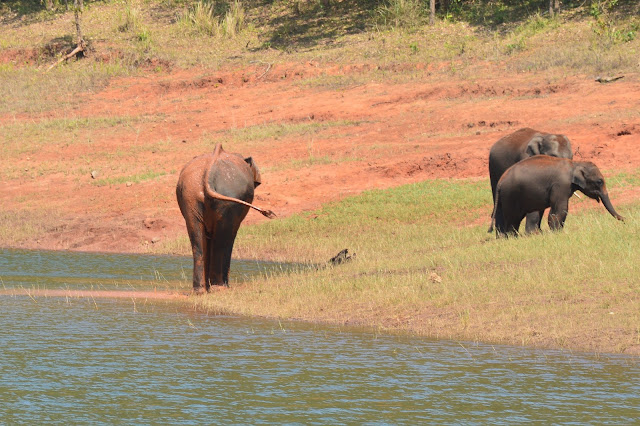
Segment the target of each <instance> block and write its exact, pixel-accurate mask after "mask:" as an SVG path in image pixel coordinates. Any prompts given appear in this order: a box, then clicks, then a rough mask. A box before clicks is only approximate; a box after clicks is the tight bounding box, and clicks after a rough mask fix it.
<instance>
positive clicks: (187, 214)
mask: <svg viewBox="0 0 640 426" xmlns="http://www.w3.org/2000/svg"><path fill="white" fill-rule="evenodd" d="M197 208H198V207H196V209H197ZM183 216H184V219H185V223H186V225H187V231H188V233H189V241H191V251H192V253H193V291H194V293H197V294H201V293H204V292H205V291H206V290H207V289H206V287H205V253H206V248H207V247H206V234H205V228H204V224H203V223H202V219H201V217H202V214H201V213H200V214H198V212H197V210H196V211H194V210H191V209H185V211H183Z"/></svg>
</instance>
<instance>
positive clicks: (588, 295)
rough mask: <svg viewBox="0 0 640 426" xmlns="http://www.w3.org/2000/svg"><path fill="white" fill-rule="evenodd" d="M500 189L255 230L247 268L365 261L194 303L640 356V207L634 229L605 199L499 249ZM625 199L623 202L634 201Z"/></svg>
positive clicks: (412, 193)
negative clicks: (490, 230)
mask: <svg viewBox="0 0 640 426" xmlns="http://www.w3.org/2000/svg"><path fill="white" fill-rule="evenodd" d="M612 180H614V179H612ZM621 185H625V183H624V182H621ZM486 187H488V183H487V182H484V181H482V182H470V181H433V182H424V183H420V184H415V185H408V186H403V187H399V188H395V189H391V190H384V191H378V190H377V191H370V192H367V193H364V194H362V195H361V196H357V197H353V198H349V199H346V200H344V201H342V202H339V203H335V204H332V205H328V206H326V207H325V208H323V209H321V210H319V211H316V212H312V213H307V214H302V215H296V216H293V217H290V218H287V219H283V220H276V221H271V222H268V223H265V224H262V225H258V226H250V227H244V228H242V229H241V235H240V236H239V239H238V252H239V254H240V257H243V256H244V257H257V258H261V257H262V258H264V257H265V256H266V257H270V258H276V259H277V258H280V259H281V260H294V259H295V260H298V261H304V260H310V259H328V258H329V257H331V255H333V254H335V253H336V252H337V251H339V250H341V249H343V248H349V249H350V251H352V252H356V253H357V257H356V260H354V261H352V262H350V263H346V264H343V265H340V266H336V267H324V265H320V267H319V268H318V269H316V268H311V269H309V270H302V271H298V272H293V273H285V274H282V275H274V276H270V277H265V278H264V279H260V280H256V281H253V282H249V283H245V284H236V285H234V286H232V288H231V289H229V290H223V291H217V292H215V293H214V294H211V295H209V296H206V297H203V298H197V299H194V301H193V303H194V304H195V305H196V306H197V307H198V308H200V309H204V310H207V311H209V312H213V313H233V314H242V315H259V316H266V317H273V318H282V319H301V320H308V321H320V322H331V323H340V324H358V325H365V326H369V327H373V328H377V329H380V330H385V331H390V330H393V331H403V332H409V333H415V334H418V335H426V336H431V337H438V338H450V339H463V340H480V341H488V342H505V343H512V344H523V345H535V346H552V347H567V348H576V349H582V350H588V351H596V352H599V351H612V352H624V351H625V350H629V349H633V347H634V346H635V347H636V348H637V345H640V299H638V294H640V282H639V280H638V279H637V276H638V274H639V273H640V270H639V268H638V264H637V253H638V252H639V250H640V241H639V240H638V238H637V237H636V236H637V234H638V231H639V229H638V222H637V219H638V216H639V214H640V203H631V204H626V205H621V206H620V207H619V210H620V211H621V212H622V213H621V214H623V215H625V216H626V217H627V219H628V220H627V222H626V223H624V224H622V223H620V222H618V221H616V220H614V219H613V218H612V217H611V216H609V215H608V213H607V212H606V211H605V210H604V208H602V206H599V205H597V204H596V203H595V202H594V201H593V200H585V199H582V200H578V199H576V198H574V200H573V201H572V202H571V207H570V208H571V212H570V214H569V217H568V220H567V224H566V227H565V230H564V231H562V232H558V233H551V232H549V231H547V232H544V233H543V234H542V235H535V236H529V237H525V238H518V239H500V240H496V239H495V238H494V236H493V235H489V234H487V232H486V229H487V224H488V220H489V219H488V215H489V211H490V203H489V202H488V200H487V191H486ZM612 187H613V188H612V189H611V191H612V194H614V196H615V193H616V191H621V190H622V189H623V187H622V186H617V185H616V184H612ZM483 219H486V220H483ZM545 228H546V227H545ZM249 250H250V251H249Z"/></svg>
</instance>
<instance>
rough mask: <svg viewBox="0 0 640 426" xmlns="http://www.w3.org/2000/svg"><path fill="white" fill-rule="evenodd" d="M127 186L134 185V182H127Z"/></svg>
mask: <svg viewBox="0 0 640 426" xmlns="http://www.w3.org/2000/svg"><path fill="white" fill-rule="evenodd" d="M125 185H127V187H129V186H131V185H133V182H127V183H126V184H125Z"/></svg>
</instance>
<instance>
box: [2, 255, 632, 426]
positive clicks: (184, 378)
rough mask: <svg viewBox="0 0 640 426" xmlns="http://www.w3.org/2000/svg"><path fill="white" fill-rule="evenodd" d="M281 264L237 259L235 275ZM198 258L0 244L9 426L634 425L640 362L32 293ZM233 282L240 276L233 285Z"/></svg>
mask: <svg viewBox="0 0 640 426" xmlns="http://www.w3.org/2000/svg"><path fill="white" fill-rule="evenodd" d="M282 268H283V266H282V265H277V264H270V263H259V262H242V261H234V262H233V263H232V271H231V273H232V275H233V276H234V278H235V279H236V280H241V279H244V278H245V277H247V276H251V275H252V274H262V273H273V271H277V270H278V269H282ZM190 274H191V258H186V257H170V256H143V255H115V254H95V253H67V252H38V251H24V250H2V249H0V284H1V285H2V286H3V287H4V288H5V289H16V288H17V289H21V290H22V293H21V294H20V295H8V294H5V295H2V296H0V372H1V377H0V378H1V380H0V418H1V419H2V423H6V424H16V423H24V424H39V423H45V422H46V423H53V424H55V423H73V424H76V423H83V424H114V423H123V424H274V423H275V424H283V423H287V424H332V425H335V424H363V423H364V424H410V423H411V424H414V423H416V422H420V423H434V422H438V423H447V424H451V423H464V424H488V423H490V424H514V423H528V422H543V423H555V424H586V423H596V424H631V423H637V422H638V419H640V367H639V362H638V358H634V357H628V356H615V355H607V356H600V357H597V356H594V355H590V354H581V353H571V352H567V351H546V350H536V349H529V348H522V347H511V346H503V345H500V346H498V345H486V344H476V343H470V342H453V341H436V340H429V339H420V338H413V337H406V336H394V335H380V334H376V333H373V332H371V331H367V330H361V329H354V328H345V327H328V326H320V325H314V324H305V323H298V322H278V321H267V320H262V319H254V318H243V317H230V316H208V315H205V314H202V313H198V312H193V311H192V310H190V309H189V307H188V306H186V305H185V304H184V302H180V301H168V300H147V299H141V298H135V297H132V298H120V299H109V298H91V297H43V296H34V295H33V294H31V295H29V294H27V293H29V289H44V288H47V289H48V288H63V289H85V290H86V289H100V290H112V289H118V290H122V291H128V290H130V291H134V290H140V289H150V288H157V289H159V290H175V289H177V288H182V289H184V288H185V285H187V286H188V285H190ZM232 285H233V283H232Z"/></svg>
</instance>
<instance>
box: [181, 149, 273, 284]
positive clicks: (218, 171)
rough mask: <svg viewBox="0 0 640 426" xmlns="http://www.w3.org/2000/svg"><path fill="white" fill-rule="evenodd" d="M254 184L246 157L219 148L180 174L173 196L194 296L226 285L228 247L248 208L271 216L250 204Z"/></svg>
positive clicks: (253, 172) (251, 166)
mask: <svg viewBox="0 0 640 426" xmlns="http://www.w3.org/2000/svg"><path fill="white" fill-rule="evenodd" d="M260 181H261V179H260V172H259V171H258V166H256V164H255V162H254V161H253V159H252V158H251V157H248V158H242V156H241V155H239V154H231V153H227V152H225V151H224V150H223V149H222V145H220V144H218V145H216V147H215V149H214V151H213V153H210V154H204V155H200V156H198V157H195V158H194V159H193V160H191V161H190V162H188V163H187V165H185V166H184V168H183V169H182V171H181V172H180V178H179V179H178V185H177V186H176V196H177V198H178V205H179V206H180V212H181V213H182V216H183V217H184V220H185V222H186V225H187V231H188V233H189V240H190V241H191V249H192V251H193V291H194V292H195V293H204V292H205V291H209V290H210V286H211V285H226V286H228V285H229V266H230V264H231V252H232V250H233V243H234V241H235V239H236V234H237V233H238V229H239V228H240V223H241V222H242V220H243V219H244V218H245V216H246V215H247V213H248V212H249V208H252V209H256V210H258V211H259V212H260V213H262V214H263V215H264V216H267V217H269V218H272V217H274V216H275V215H274V214H273V212H271V211H270V210H263V209H261V208H259V207H256V206H254V205H252V204H251V202H252V201H253V190H254V189H255V188H256V187H257V186H258V185H260Z"/></svg>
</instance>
